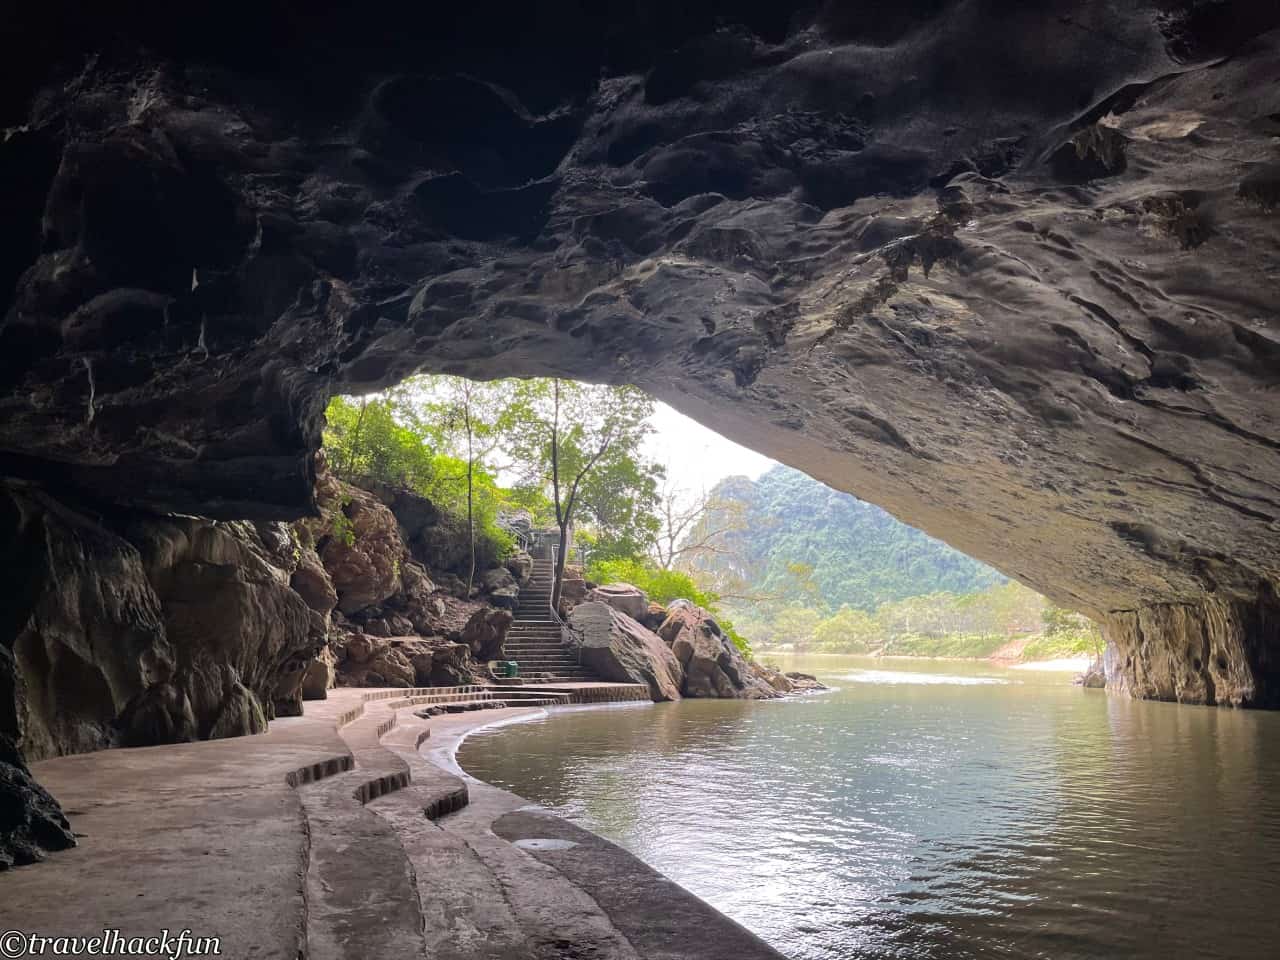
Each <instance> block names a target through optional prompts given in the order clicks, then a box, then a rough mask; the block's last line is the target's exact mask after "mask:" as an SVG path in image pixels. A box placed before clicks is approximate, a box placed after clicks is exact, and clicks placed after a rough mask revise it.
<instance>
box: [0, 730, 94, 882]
mask: <svg viewBox="0 0 1280 960" xmlns="http://www.w3.org/2000/svg"><path fill="white" fill-rule="evenodd" d="M75 845H76V838H75V836H74V835H73V834H72V833H71V825H70V824H69V823H67V818H66V817H65V816H64V815H63V813H62V810H61V809H60V808H59V807H58V804H57V801H55V800H54V799H53V797H51V796H50V795H49V793H48V791H46V790H45V789H44V788H43V787H42V786H40V784H38V783H36V781H35V779H34V778H33V777H32V776H31V771H30V770H28V769H27V765H26V763H25V762H23V759H22V754H21V752H19V750H18V748H17V745H16V744H15V743H14V742H13V740H12V739H10V738H9V737H7V736H4V735H0V870H7V869H9V868H10V867H15V866H22V865H23V864H27V863H35V862H36V861H38V860H43V859H44V855H45V853H47V852H50V851H53V850H65V849H66V848H67V847H74V846H75Z"/></svg>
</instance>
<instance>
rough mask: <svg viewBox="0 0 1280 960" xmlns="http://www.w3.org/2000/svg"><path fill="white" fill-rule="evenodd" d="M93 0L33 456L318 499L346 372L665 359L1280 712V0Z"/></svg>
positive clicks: (75, 101) (18, 114)
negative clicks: (215, 2) (444, 1)
mask: <svg viewBox="0 0 1280 960" xmlns="http://www.w3.org/2000/svg"><path fill="white" fill-rule="evenodd" d="M535 8H536V9H535ZM67 10H68V8H67V6H66V5H65V4H61V3H58V2H52V3H49V4H46V5H43V7H42V8H41V9H30V10H26V11H23V12H22V14H21V15H20V16H18V17H16V18H15V21H14V25H13V29H12V31H11V34H10V40H9V43H10V49H9V52H10V53H11V56H10V57H8V58H7V59H6V60H5V62H4V64H3V70H4V71H5V72H4V74H3V75H2V76H0V79H3V80H5V81H6V82H5V83H3V84H0V88H2V89H3V96H2V97H0V115H2V116H3V120H2V122H3V124H4V126H5V135H4V139H3V142H2V143H0V170H3V171H4V172H5V174H6V179H7V182H10V183H18V184H22V187H23V188H22V189H20V190H10V191H7V192H6V196H5V198H4V201H3V203H4V205H5V206H4V211H3V212H4V213H5V214H6V217H5V221H4V226H3V228H2V229H3V232H4V238H3V247H2V248H0V255H2V256H0V259H3V270H0V294H2V295H3V296H4V297H5V298H6V299H7V302H8V307H7V310H6V313H5V316H4V321H3V325H2V326H0V475H5V476H9V477H15V478H21V479H22V480H23V481H24V482H25V483H28V484H31V485H34V487H35V488H38V489H39V490H41V491H44V494H45V495H52V496H56V497H63V498H66V499H67V500H68V502H76V500H77V498H80V497H83V496H85V495H86V494H87V493H92V496H93V497H94V498H95V499H96V500H98V501H100V502H106V503H110V504H112V505H113V507H116V508H121V509H130V510H136V511H151V512H161V513H163V512H169V511H175V512H180V513H185V514H197V515H201V516H208V517H215V518H220V519H225V520H244V519H246V518H249V519H253V520H257V521H268V520H273V519H287V518H292V517H296V516H299V515H301V514H303V513H306V512H308V511H313V510H314V509H315V500H314V492H313V487H314V481H315V476H314V467H313V459H312V453H313V452H314V450H315V449H316V447H317V446H318V444H319V434H320V427H321V416H322V411H323V406H324V403H325V401H326V399H327V397H328V396H329V395H331V394H332V393H334V392H338V391H358V390H364V389H369V388H374V387H378V386H382V385H385V384H388V383H391V382H393V381H395V380H398V379H400V378H403V377H404V376H407V375H409V374H411V373H413V372H415V371H418V370H430V371H442V372H448V373H459V374H467V375H471V376H476V377H494V376H508V375H563V376H570V377H579V378H585V379H593V380H600V381H616V382H623V381H625V382H632V383H635V384H637V385H638V386H641V387H643V388H645V389H648V390H650V391H651V392H653V393H654V394H655V395H657V396H659V397H661V398H662V399H664V400H666V401H668V402H670V403H671V404H673V405H674V406H676V407H677V408H678V409H681V410H683V411H684V412H686V413H688V414H689V415H691V416H693V417H695V418H696V419H698V420H701V421H702V422H704V423H706V424H708V425H709V426H711V427H713V428H714V429H717V430H719V431H720V432H722V433H724V434H726V435H728V436H729V437H731V438H733V439H736V440H738V441H739V442H743V443H746V444H748V445H750V446H752V447H755V448H756V449H759V450H761V451H763V452H765V453H767V454H769V455H771V456H773V457H775V458H777V459H780V460H783V461H785V462H788V463H790V464H793V465H795V466H797V467H799V468H801V469H804V470H806V471H807V472H809V473H811V474H813V475H814V476H816V477H818V478H819V479H822V480H824V481H825V482H827V483H830V484H831V485H832V486H835V487H837V488H840V489H844V490H849V491H851V492H853V493H855V494H857V495H859V496H861V497H863V498H865V499H867V500H870V501H872V502H875V503H878V504H880V505H882V506H884V507H886V508H887V509H889V510H890V511H892V512H893V513H894V514H895V515H897V516H898V517H900V518H901V519H903V520H905V521H907V522H909V523H912V524H914V525H916V526H918V527H920V528H922V529H924V530H926V531H928V532H929V533H931V534H933V535H935V536H938V537H940V538H942V539H944V540H946V541H948V542H949V543H952V544H953V545H955V546H957V547H958V548H960V549H962V550H964V551H966V552H968V553H970V554H972V555H974V556H976V557H979V558H981V559H983V560H984V561H986V562H988V563H991V564H993V565H994V566H996V567H998V568H999V569H1001V570H1003V571H1005V572H1006V573H1009V574H1011V575H1013V576H1015V577H1017V578H1019V579H1021V580H1023V581H1024V582H1026V583H1028V584H1029V585H1031V586H1033V587H1034V588H1036V589H1037V590H1040V591H1041V592H1043V593H1045V594H1047V595H1048V596H1050V597H1052V598H1053V599H1054V600H1056V601H1057V602H1059V603H1062V604H1065V605H1067V606H1070V607H1073V608H1075V609H1080V610H1083V611H1085V612H1087V613H1089V614H1091V615H1093V616H1094V617H1096V618H1098V619H1100V620H1103V621H1105V622H1106V623H1107V629H1108V636H1109V637H1110V638H1111V640H1112V642H1113V644H1114V646H1115V648H1116V653H1117V655H1118V658H1119V659H1118V660H1117V663H1119V664H1122V666H1121V667H1120V668H1119V671H1120V672H1118V673H1115V674H1114V676H1115V679H1114V680H1113V685H1115V686H1118V687H1121V688H1123V689H1127V690H1129V691H1130V692H1132V693H1134V694H1136V695H1140V696H1160V697H1175V698H1177V699H1182V700H1186V701H1189V702H1213V703H1238V704H1264V703H1271V702H1273V694H1272V692H1271V691H1274V690H1275V689H1276V685H1277V678H1276V675H1275V672H1276V658H1275V655H1274V653H1273V651H1274V650H1275V647H1276V642H1275V619H1274V617H1273V616H1272V615H1271V614H1270V613H1267V612H1266V611H1269V610H1271V609H1272V607H1271V606H1270V605H1271V604H1272V599H1271V598H1273V597H1274V596H1275V590H1276V584H1277V583H1280V552H1278V551H1277V541H1278V539H1280V533H1278V524H1280V485H1278V484H1277V480H1276V478H1277V476H1280V425H1278V424H1277V421H1276V411H1277V404H1276V392H1277V379H1278V371H1280V322H1278V321H1277V316H1276V311H1275V304H1276V303H1277V293H1278V292H1280V291H1278V290H1277V283H1278V278H1280V271H1278V270H1277V259H1278V257H1280V244H1278V242H1277V239H1278V236H1280V227H1278V224H1280V220H1278V219H1277V216H1278V214H1277V207H1278V206H1280V158H1278V157H1277V155H1276V148H1275V142H1276V137H1277V136H1280V120H1278V119H1277V118H1280V86H1277V84H1276V83H1275V82H1274V78H1275V77H1276V75H1277V73H1278V72H1280V36H1277V33H1276V30H1275V28H1276V26H1277V24H1278V23H1280V9H1277V7H1276V5H1275V4H1274V3H1269V2H1267V3H1262V2H1246V0H1239V2H1176V0H1158V2H1138V0H1128V2H1122V3H1114V4H1096V3H1083V2H1065V0H1064V2H1058V3H1053V4H1010V3H1007V2H999V0H981V2H979V0H951V2H947V0H916V2H900V3H894V4H884V3H867V4H839V3H821V2H819V3H803V4H802V3H797V4H786V3H781V4H767V5H766V4H755V3H728V2H717V3H710V4H705V5H690V4H683V5H681V4H674V3H657V2H646V3H637V4H628V5H612V4H601V5H598V7H594V6H593V7H592V8H591V9H588V10H584V9H583V8H582V7H581V5H576V4H567V3H565V4H561V3H554V2H553V3H548V4H538V5H525V6H523V7H520V6H514V5H512V6H508V5H504V4H489V3H478V4H473V5H468V7H467V9H465V10H462V9H459V10H449V9H441V8H439V7H438V6H436V5H430V9H427V8H423V9H421V10H413V9H408V10H406V9H404V8H403V7H401V6H398V5H387V4H382V3H380V2H369V3H364V4H360V5H353V4H347V3H341V2H340V3H334V4H326V5H323V6H322V7H320V8H318V9H315V10H309V11H306V12H299V11H298V9H297V8H296V7H294V6H293V5H289V4H284V3H275V2H265V3H259V4H257V5H255V7H254V8H253V12H252V17H251V18H249V19H247V20H246V19H244V18H241V17H239V16H237V15H236V12H235V11H234V10H232V9H231V8H230V7H227V6H225V5H223V6H207V7H206V6H205V5H203V4H199V3H197V4H195V5H194V7H192V6H186V7H184V8H183V9H182V10H181V11H178V10H169V9H167V8H165V7H164V6H162V5H151V4H146V3H144V4H139V5H136V7H132V8H131V10H130V12H128V13H126V12H122V11H115V10H75V11H74V13H75V14H76V15H75V16H73V17H67V16H66V14H67ZM62 21H65V23H63V22H62ZM184 536H185V534H184ZM111 549H112V550H114V549H115V548H114V547H113V548H111ZM108 552H111V551H108ZM144 552H145V551H144ZM92 562H94V563H97V562H99V561H98V559H97V558H95V559H94V560H93V561H92ZM102 562H104V563H115V564H117V565H123V566H128V567H130V569H132V566H136V564H137V563H139V562H141V561H139V560H125V559H123V554H121V555H120V556H118V557H117V558H116V559H115V560H107V559H105V558H104V559H103V561H102ZM121 575H122V576H126V577H132V576H133V573H131V572H122V574H121ZM200 575H203V574H200ZM191 576H192V578H193V580H192V582H195V581H194V578H195V577H196V576H197V574H195V573H192V574H191ZM174 589H175V590H179V591H181V590H182V589H185V587H183V586H182V585H181V584H180V583H178V581H177V580H176V579H175V581H174ZM148 603H150V601H148ZM146 610H147V611H149V612H148V613H146V614H145V615H144V613H143V612H142V608H141V607H140V608H139V612H138V614H137V616H136V617H135V618H134V619H135V620H136V621H137V622H136V623H134V622H133V620H131V621H130V622H129V624H128V625H127V626H122V627H120V628H119V629H118V631H117V633H114V634H112V636H113V638H114V639H113V640H112V642H113V643H119V644H120V649H121V650H123V651H126V652H125V654H124V655H123V656H121V657H120V659H121V661H122V662H124V663H125V664H126V666H127V669H126V668H119V669H117V668H116V667H112V668H111V669H112V670H116V671H117V673H120V675H119V676H117V675H116V674H111V673H110V671H107V669H106V666H105V665H103V666H102V668H101V669H98V673H99V674H100V675H101V676H102V677H103V678H104V679H103V681H102V683H103V685H104V688H105V690H106V691H107V692H106V693H103V694H101V695H98V696H96V699H95V700H94V702H95V703H96V704H97V706H95V707H94V708H93V710H92V711H90V712H91V713H93V715H94V716H95V717H96V716H98V715H99V714H103V715H105V712H106V711H107V709H108V707H107V701H108V698H110V705H111V706H110V708H111V709H116V708H117V707H119V706H121V703H120V699H119V698H121V697H129V696H136V695H137V693H138V689H139V685H143V688H146V687H145V684H144V682H143V681H144V674H143V672H142V671H143V667H141V666H135V665H130V664H134V663H135V661H137V659H138V658H137V657H136V656H135V655H134V653H133V652H130V651H134V650H135V648H136V649H144V648H145V649H152V647H154V648H155V649H156V650H160V649H162V645H161V644H159V642H158V641H155V640H153V639H147V638H153V637H154V635H155V634H154V628H153V627H152V626H151V621H152V620H154V618H155V610H154V608H153V607H150V606H149V607H147V608H146ZM113 629H115V628H113ZM179 632H180V631H179ZM1197 637H1198V638H1199V639H1196V638H1197ZM165 639H166V640H168V642H169V644H170V646H171V647H172V645H173V637H172V636H169V634H168V632H166V634H165ZM1201 653H1205V654H1206V656H1201V655H1200V654H1201ZM1210 653H1211V656H1207V655H1208V654H1210ZM171 655H173V656H177V655H178V652H177V651H171ZM112 656H115V655H112ZM157 658H158V659H157V662H159V663H167V662H168V661H167V660H165V659H164V658H163V657H160V656H159V654H157ZM1219 658H1222V659H1225V660H1226V666H1225V667H1224V666H1220V665H1218V661H1219ZM82 659H83V658H82ZM1197 660H1198V661H1199V663H1200V666H1196V661H1197ZM89 662H92V660H90V661H89ZM1206 664H1212V666H1206ZM52 668H53V661H52V659H50V662H49V665H48V669H52ZM41 669H45V667H44V666H42V667H41ZM68 669H69V667H68ZM76 669H79V667H77V668H76ZM148 669H149V668H148ZM156 669H161V668H156ZM121 671H123V672H122V673H121ZM108 676H110V682H108V680H107V677H108ZM112 684H114V685H115V686H112ZM148 689H149V688H148ZM221 689H222V690H223V691H224V694H225V695H226V696H231V697H232V698H233V699H234V696H233V694H234V691H232V693H227V691H228V690H231V687H229V686H227V685H225V684H224V686H223V687H222V688H221ZM259 700H261V697H259ZM251 714H252V711H251V710H250V711H247V713H244V714H243V717H244V718H248V717H249V716H250V715H251ZM165 715H166V716H167V715H168V714H165ZM245 722H250V723H251V722H252V721H251V720H248V719H245ZM87 723H88V725H87V727H86V728H85V731H87V732H84V733H83V735H84V736H86V737H89V738H92V737H93V736H95V735H96V734H95V733H94V730H95V729H97V727H98V726H99V723H98V721H97V720H91V721H88V722H87ZM63 735H64V736H70V735H71V734H63ZM77 735H80V734H77Z"/></svg>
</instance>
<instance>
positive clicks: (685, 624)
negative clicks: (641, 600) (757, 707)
mask: <svg viewBox="0 0 1280 960" xmlns="http://www.w3.org/2000/svg"><path fill="white" fill-rule="evenodd" d="M658 635H659V636H660V637H661V638H662V639H663V641H664V642H666V643H667V644H669V645H670V647H671V653H672V654H673V655H674V656H675V658H676V660H678V661H679V663H680V666H681V668H682V669H683V671H684V685H683V687H682V688H681V692H682V693H683V694H684V695H685V696H686V697H727V698H739V699H744V700H766V699H769V698H771V697H775V696H777V695H778V693H779V691H777V690H775V689H774V687H773V686H772V685H771V684H770V683H769V682H768V681H767V680H765V679H763V678H762V677H761V675H760V674H759V673H758V668H757V667H756V666H755V665H754V664H752V663H750V662H748V661H747V659H746V658H745V657H744V656H743V655H742V654H741V653H740V652H739V650H738V648H737V646H735V645H734V642H733V640H732V639H731V638H730V637H729V636H728V634H726V633H725V632H724V631H723V630H721V629H720V625H719V624H718V623H716V622H715V620H714V619H713V618H712V616H711V615H710V614H709V613H707V611H705V610H703V609H702V608H701V607H698V606H695V605H694V604H692V603H690V602H689V601H687V600H676V601H673V602H672V603H671V604H670V605H669V606H668V607H667V619H666V620H665V621H664V622H663V624H662V626H661V627H659V628H658Z"/></svg>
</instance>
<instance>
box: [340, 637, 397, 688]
mask: <svg viewBox="0 0 1280 960" xmlns="http://www.w3.org/2000/svg"><path fill="white" fill-rule="evenodd" d="M416 680H417V672H416V671H415V670H414V666H413V662H412V661H411V660H410V659H409V657H408V656H406V654H405V653H404V652H403V651H401V650H400V649H399V648H398V646H397V645H394V644H393V643H392V642H391V640H389V639H387V638H385V637H370V636H368V635H357V636H355V637H352V638H351V639H349V640H348V641H347V644H346V657H345V659H340V660H339V661H338V675H337V684H338V685H339V686H343V687H412V686H414V685H415V683H416Z"/></svg>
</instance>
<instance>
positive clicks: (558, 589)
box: [551, 522, 569, 613]
mask: <svg viewBox="0 0 1280 960" xmlns="http://www.w3.org/2000/svg"><path fill="white" fill-rule="evenodd" d="M558 526H559V527H560V549H559V550H557V551H556V572H555V585H554V586H553V587H552V588H551V608H552V609H553V610H555V611H556V612H557V613H558V612H559V610H560V595H561V594H562V593H563V592H564V565H565V561H566V560H567V559H568V556H567V555H568V553H569V524H568V523H567V522H565V523H561V524H559V525H558Z"/></svg>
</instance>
